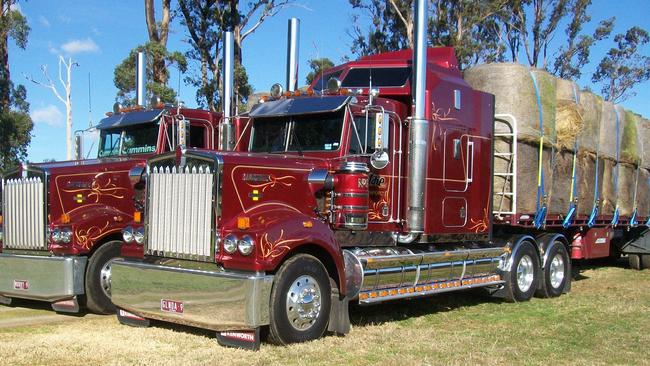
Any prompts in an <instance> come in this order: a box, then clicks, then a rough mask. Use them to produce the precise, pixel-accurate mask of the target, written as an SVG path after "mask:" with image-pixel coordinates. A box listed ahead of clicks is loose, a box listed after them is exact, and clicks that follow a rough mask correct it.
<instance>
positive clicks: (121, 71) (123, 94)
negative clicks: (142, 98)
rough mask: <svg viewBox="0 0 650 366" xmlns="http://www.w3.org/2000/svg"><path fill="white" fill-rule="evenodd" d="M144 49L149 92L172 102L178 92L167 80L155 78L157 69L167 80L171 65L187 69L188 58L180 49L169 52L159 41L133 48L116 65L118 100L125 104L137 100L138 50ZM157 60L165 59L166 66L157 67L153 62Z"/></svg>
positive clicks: (115, 80) (115, 81)
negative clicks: (161, 71)
mask: <svg viewBox="0 0 650 366" xmlns="http://www.w3.org/2000/svg"><path fill="white" fill-rule="evenodd" d="M141 51H144V52H145V54H146V58H147V85H146V89H147V94H148V95H156V96H158V97H160V100H162V101H163V102H166V103H172V102H174V101H175V99H176V92H175V91H174V89H172V88H171V87H169V86H168V85H167V82H166V81H165V82H161V81H157V80H160V79H159V78H158V79H156V78H155V73H156V70H158V72H160V70H163V74H164V75H165V80H167V79H168V78H169V70H168V68H169V66H171V65H175V66H176V67H177V68H178V69H179V70H180V72H185V71H186V70H187V60H186V59H185V56H183V54H182V53H180V52H178V51H174V52H169V51H167V48H166V47H164V46H162V45H161V44H159V43H153V42H148V43H146V44H144V45H140V46H138V47H136V48H134V49H132V50H131V52H130V53H129V55H128V56H127V57H126V58H125V59H124V60H123V61H122V62H121V63H120V64H119V65H117V66H116V67H115V71H114V74H113V82H114V83H115V87H117V89H118V91H117V97H116V100H117V101H119V102H120V103H122V104H125V105H133V104H135V103H136V100H135V97H136V96H135V91H136V90H135V89H136V85H135V84H136V83H135V80H136V63H137V58H138V52H141ZM156 60H164V62H165V67H164V68H162V69H155V68H154V67H153V64H154V63H155V62H157V61H156Z"/></svg>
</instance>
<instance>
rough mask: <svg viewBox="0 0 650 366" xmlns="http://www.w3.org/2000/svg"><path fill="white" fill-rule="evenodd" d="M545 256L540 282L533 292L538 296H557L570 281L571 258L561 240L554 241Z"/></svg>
mask: <svg viewBox="0 0 650 366" xmlns="http://www.w3.org/2000/svg"><path fill="white" fill-rule="evenodd" d="M546 257H547V259H546V263H545V264H544V271H543V272H542V276H540V277H541V283H540V286H539V289H538V290H537V291H536V292H535V294H536V295H537V296H540V297H558V296H560V295H562V293H563V292H564V289H565V288H566V286H567V283H568V282H569V281H571V259H570V258H569V254H568V253H567V250H566V248H565V247H564V244H563V243H562V242H555V243H554V245H553V246H552V247H551V249H550V250H549V252H548V254H547V255H546Z"/></svg>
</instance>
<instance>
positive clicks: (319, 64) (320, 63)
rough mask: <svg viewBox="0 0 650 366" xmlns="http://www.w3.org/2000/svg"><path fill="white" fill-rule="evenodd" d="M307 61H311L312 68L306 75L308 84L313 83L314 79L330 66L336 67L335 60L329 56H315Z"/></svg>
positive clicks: (310, 66)
mask: <svg viewBox="0 0 650 366" xmlns="http://www.w3.org/2000/svg"><path fill="white" fill-rule="evenodd" d="M307 62H308V63H309V68H310V69H311V71H310V72H309V73H308V74H307V77H305V82H306V83H307V84H308V85H311V83H312V81H314V79H315V78H316V77H317V76H318V75H320V74H321V73H322V72H324V71H325V70H327V69H329V68H330V67H334V62H332V60H330V59H329V58H327V57H323V58H313V59H311V60H309V61H307Z"/></svg>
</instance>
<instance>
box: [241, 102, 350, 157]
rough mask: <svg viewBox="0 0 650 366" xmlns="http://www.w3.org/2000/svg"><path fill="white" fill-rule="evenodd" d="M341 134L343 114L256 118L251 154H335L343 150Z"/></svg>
mask: <svg viewBox="0 0 650 366" xmlns="http://www.w3.org/2000/svg"><path fill="white" fill-rule="evenodd" d="M342 130H343V112H342V111H340V112H336V113H319V114H308V115H295V116H280V117H263V118H257V119H255V121H254V122H253V137H252V141H251V152H284V151H298V152H302V151H334V150H338V149H339V147H340V144H341V131H342Z"/></svg>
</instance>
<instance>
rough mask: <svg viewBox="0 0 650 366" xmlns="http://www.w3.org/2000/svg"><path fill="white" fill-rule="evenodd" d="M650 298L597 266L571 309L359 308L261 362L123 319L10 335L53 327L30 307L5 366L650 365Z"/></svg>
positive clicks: (498, 305) (625, 275)
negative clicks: (326, 331) (336, 325)
mask: <svg viewBox="0 0 650 366" xmlns="http://www.w3.org/2000/svg"><path fill="white" fill-rule="evenodd" d="M649 290H650V271H641V272H639V271H634V270H630V269H627V268H625V265H624V264H621V265H620V266H617V267H603V268H595V267H594V268H590V267H587V268H583V269H582V270H581V272H580V274H579V275H578V277H577V278H576V279H575V280H574V283H573V290H572V292H571V293H570V294H567V295H563V296H561V297H559V298H555V299H533V300H532V301H530V302H526V303H516V304H510V303H504V302H500V301H498V300H494V299H489V298H486V297H483V296H482V295H480V294H478V293H462V294H459V293H457V294H447V295H441V296H436V297H431V298H428V299H420V300H413V301H403V302H395V303H388V304H383V305H378V306H373V307H358V306H354V307H352V309H351V317H352V323H353V330H352V332H351V333H350V334H349V335H347V336H346V337H334V336H329V337H325V338H323V339H320V340H317V341H314V342H310V343H306V344H298V345H292V346H288V347H278V346H273V345H269V344H263V345H262V349H261V350H260V351H259V352H250V351H242V350H236V349H228V348H223V347H220V346H219V345H218V344H217V343H216V340H215V339H214V338H213V337H212V335H211V333H209V332H205V331H200V330H196V329H192V328H184V327H176V326H171V325H165V324H161V323H156V326H154V327H151V328H144V329H142V328H130V327H126V326H122V325H120V324H118V322H117V320H116V318H115V317H113V316H107V317H98V316H84V317H74V316H73V317H63V318H56V320H54V321H49V320H46V319H45V318H43V319H44V320H46V321H44V323H45V324H38V325H11V324H10V325H8V326H3V322H6V321H7V320H5V319H7V317H6V316H5V314H7V316H8V314H11V315H12V316H15V317H17V318H21V317H23V316H24V317H25V318H26V319H27V318H33V317H47V316H48V315H44V313H45V310H43V307H42V306H41V307H40V308H39V306H38V305H37V304H34V303H25V302H21V303H20V305H19V306H17V307H13V308H7V307H1V308H0V364H4V365H34V364H47V365H82V364H83V365H86V364H91V365H92V364H146V365H158V364H163V363H167V364H170V365H180V364H221V365H231V364H239V365H269V364H298V365H331V364H337V365H347V364H351V365H375V364H377V365H379V364H381V365H411V364H416V365H420V364H444V365H449V364H462V365H466V364H488V365H491V364H499V365H509V364H551V365H553V364H561V365H564V364H577V365H595V364H596V365H597V364H619V365H644V364H647V365H650V350H649V345H650V291H649ZM50 315H51V314H50ZM66 319H68V320H66Z"/></svg>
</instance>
